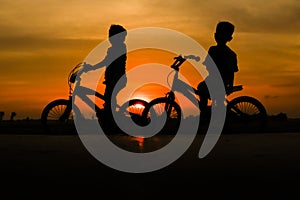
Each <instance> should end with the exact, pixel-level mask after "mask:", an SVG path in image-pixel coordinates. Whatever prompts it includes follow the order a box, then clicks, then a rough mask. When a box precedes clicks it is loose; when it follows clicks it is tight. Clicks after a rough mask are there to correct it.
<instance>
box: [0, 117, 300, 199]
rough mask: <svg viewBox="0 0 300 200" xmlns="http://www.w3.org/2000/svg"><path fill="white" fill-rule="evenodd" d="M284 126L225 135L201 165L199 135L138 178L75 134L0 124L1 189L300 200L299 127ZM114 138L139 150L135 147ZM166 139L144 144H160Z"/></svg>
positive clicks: (25, 193) (86, 195)
mask: <svg viewBox="0 0 300 200" xmlns="http://www.w3.org/2000/svg"><path fill="white" fill-rule="evenodd" d="M30 123H32V124H31V125H29V124H30ZM286 123H289V126H290V127H289V129H288V128H287V127H284V126H279V123H275V125H274V126H273V127H276V126H277V127H276V128H274V130H272V129H271V127H270V128H269V131H266V132H264V133H247V134H244V133H239V134H230V133H227V134H223V135H221V137H220V139H219V141H218V143H217V144H216V146H215V147H214V149H213V150H212V151H211V152H210V153H209V154H208V155H207V156H206V157H205V158H202V159H199V158H198V157H197V154H198V151H199V148H200V145H201V142H202V139H203V135H198V136H197V138H196V139H195V141H194V143H193V144H192V146H191V147H190V148H189V149H188V150H187V152H186V153H185V154H184V155H183V156H182V157H181V158H179V159H178V160H177V161H175V162H174V163H172V164H171V165H169V166H167V167H165V168H163V169H161V170H158V171H154V172H149V173H142V174H134V173H125V172H120V171H117V170H114V169H111V168H109V167H107V166H105V165H103V164H102V163H100V162H99V161H98V160H96V159H95V158H94V157H93V156H92V155H91V154H90V153H89V152H88V151H87V150H86V149H85V147H84V146H83V144H82V143H81V140H80V139H79V137H78V136H77V135H76V134H57V135H52V134H49V133H47V132H45V131H44V130H43V129H42V128H41V127H39V126H38V125H37V124H35V122H26V123H25V122H14V124H10V125H9V124H3V123H2V125H1V129H0V130H1V131H0V133H1V134H0V181H1V186H0V191H1V194H2V195H3V196H4V194H6V195H8V196H7V197H9V198H6V199H12V197H14V196H18V197H22V198H27V197H33V196H35V197H36V198H38V199H45V198H47V197H51V198H55V199H61V197H62V196H64V197H66V196H67V197H69V198H68V199H72V198H73V197H82V198H83V199H92V197H93V198H94V199H96V198H97V199H172V198H174V197H175V198H176V199H299V198H300V195H299V188H300V130H299V129H297V127H296V124H299V123H294V122H286ZM291 123H292V124H293V125H294V126H295V127H291V126H292V125H291ZM34 124H35V125H34ZM279 130H280V131H279ZM297 130H298V131H297ZM66 133H67V132H66ZM111 137H114V139H115V140H116V141H119V142H120V143H126V145H127V146H131V147H132V148H135V149H137V150H139V149H140V150H141V151H143V148H144V146H143V144H141V143H139V142H138V141H135V140H131V139H129V138H126V137H124V136H120V135H115V136H111ZM169 137H170V136H159V137H158V138H156V139H155V140H153V143H152V144H147V145H148V146H149V145H150V146H152V147H153V146H156V145H158V146H159V145H160V143H161V142H162V141H164V140H167V139H168V138H169ZM105 196H107V197H105ZM1 199H4V198H1Z"/></svg>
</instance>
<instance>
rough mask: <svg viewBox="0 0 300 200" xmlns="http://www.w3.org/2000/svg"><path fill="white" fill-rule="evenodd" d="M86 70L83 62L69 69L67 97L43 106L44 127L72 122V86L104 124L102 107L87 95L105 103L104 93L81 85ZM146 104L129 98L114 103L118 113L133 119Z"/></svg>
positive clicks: (55, 127) (55, 128)
mask: <svg viewBox="0 0 300 200" xmlns="http://www.w3.org/2000/svg"><path fill="white" fill-rule="evenodd" d="M88 71H89V70H88V69H87V67H86V66H85V63H79V64H78V65H76V66H75V67H74V68H73V69H72V70H71V72H70V73H69V76H68V85H69V98H68V99H56V100H54V101H51V102H50V103H48V104H47V105H46V106H45V107H44V109H43V110H42V114H41V123H42V124H43V125H44V126H45V127H47V128H48V130H49V129H51V128H52V129H53V130H54V131H57V128H63V127H65V126H66V125H67V124H73V123H72V122H73V117H74V116H73V115H74V112H73V109H74V108H72V100H73V98H74V96H73V92H74V88H76V89H77V90H80V91H81V92H80V93H77V95H76V96H77V97H79V98H80V99H81V100H83V101H84V102H85V103H86V104H87V105H88V106H89V107H90V108H92V109H93V108H94V109H95V111H96V117H97V118H98V120H99V122H100V125H101V126H105V124H104V123H101V122H103V118H105V116H104V114H103V113H104V112H103V108H100V106H99V105H97V104H96V103H95V101H92V100H91V99H90V98H89V97H88V95H94V96H95V97H97V98H98V99H101V100H103V101H104V103H105V98H104V95H103V94H100V93H99V92H97V91H94V90H92V89H90V88H87V87H84V86H82V85H81V75H82V74H83V73H87V72H88ZM78 94H80V95H78ZM147 104H148V102H146V101H144V100H142V99H131V100H128V101H127V102H125V103H124V104H123V105H121V106H120V105H116V107H117V109H118V110H117V112H118V113H119V114H122V115H123V116H124V117H131V118H132V119H133V120H134V119H135V118H137V117H136V116H139V115H142V110H143V108H144V107H146V106H147ZM73 106H75V109H77V110H78V111H79V109H78V107H76V105H73ZM78 113H79V112H78ZM80 115H81V116H77V117H83V115H82V114H80Z"/></svg>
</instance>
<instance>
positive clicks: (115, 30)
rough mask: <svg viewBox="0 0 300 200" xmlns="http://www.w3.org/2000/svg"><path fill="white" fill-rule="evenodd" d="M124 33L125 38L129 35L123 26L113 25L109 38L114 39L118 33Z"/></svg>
mask: <svg viewBox="0 0 300 200" xmlns="http://www.w3.org/2000/svg"><path fill="white" fill-rule="evenodd" d="M122 32H123V33H124V34H125V35H124V36H126V35H127V31H126V29H125V28H124V27H123V26H121V25H118V24H112V25H111V26H110V28H109V33H108V35H109V37H112V36H114V35H116V34H118V33H122Z"/></svg>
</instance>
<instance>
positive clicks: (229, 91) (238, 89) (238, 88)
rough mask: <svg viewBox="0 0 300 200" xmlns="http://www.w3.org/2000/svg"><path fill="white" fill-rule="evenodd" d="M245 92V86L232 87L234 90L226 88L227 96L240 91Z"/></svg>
mask: <svg viewBox="0 0 300 200" xmlns="http://www.w3.org/2000/svg"><path fill="white" fill-rule="evenodd" d="M241 90H243V85H235V86H233V87H232V90H229V89H228V88H226V94H227V95H230V94H232V93H234V92H238V91H241Z"/></svg>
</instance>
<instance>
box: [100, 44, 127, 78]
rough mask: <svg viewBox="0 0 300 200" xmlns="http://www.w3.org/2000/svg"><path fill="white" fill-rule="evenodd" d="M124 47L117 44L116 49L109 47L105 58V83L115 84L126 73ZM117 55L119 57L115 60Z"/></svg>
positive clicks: (125, 50)
mask: <svg viewBox="0 0 300 200" xmlns="http://www.w3.org/2000/svg"><path fill="white" fill-rule="evenodd" d="M126 52H127V49H126V45H125V44H124V43H123V44H118V46H117V47H110V48H108V50H107V56H106V58H105V60H106V62H107V67H106V70H105V76H104V77H105V83H106V84H109V83H111V84H115V83H116V82H117V81H118V80H119V79H120V78H121V77H122V76H123V75H125V73H126V60H127V56H126ZM117 55H121V56H120V57H118V58H117Z"/></svg>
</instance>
